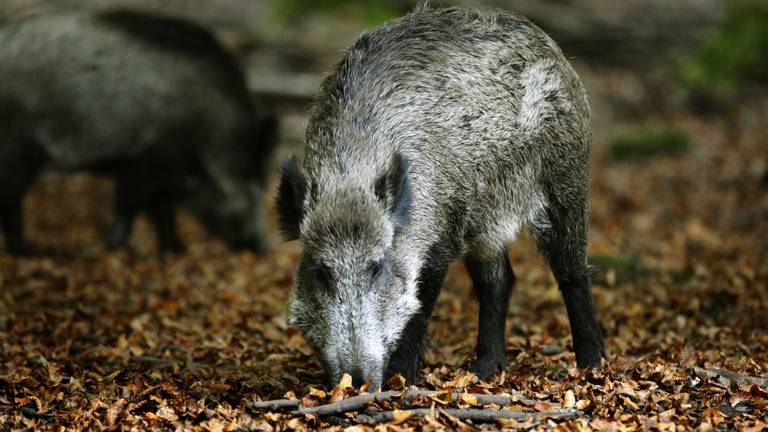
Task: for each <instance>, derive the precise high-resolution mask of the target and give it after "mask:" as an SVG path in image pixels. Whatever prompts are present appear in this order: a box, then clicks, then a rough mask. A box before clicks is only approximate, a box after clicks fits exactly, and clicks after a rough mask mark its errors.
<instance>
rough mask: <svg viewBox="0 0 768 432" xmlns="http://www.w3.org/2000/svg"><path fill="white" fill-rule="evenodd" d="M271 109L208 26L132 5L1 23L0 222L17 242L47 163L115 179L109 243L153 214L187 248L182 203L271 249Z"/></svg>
mask: <svg viewBox="0 0 768 432" xmlns="http://www.w3.org/2000/svg"><path fill="white" fill-rule="evenodd" d="M276 129H277V125H276V119H275V117H274V116H273V115H272V114H271V113H270V112H268V111H267V110H266V109H265V108H263V107H260V106H258V105H257V104H255V103H254V102H253V101H252V100H251V98H250V97H249V93H248V89H247V88H246V84H245V79H244V75H243V73H242V71H241V70H240V68H239V67H238V65H237V64H236V62H235V61H234V59H233V58H232V57H231V56H230V55H229V54H228V53H227V52H226V51H225V50H224V49H223V47H222V46H221V45H220V44H219V43H218V42H217V41H216V39H215V38H214V37H213V35H212V34H211V33H210V32H208V31H207V30H205V29H204V28H202V27H200V26H198V25H196V24H193V23H191V22H187V21H184V20H181V19H176V18H170V17H163V16H155V15H150V14H145V13H139V12H132V11H127V10H115V11H108V12H103V13H98V14H94V15H86V14H79V15H78V14H73V15H60V16H45V17H36V18H31V19H26V20H22V21H19V22H15V23H9V24H6V25H4V26H3V27H1V28H0V222H2V228H3V231H4V234H5V242H6V247H7V249H8V250H9V251H10V252H23V251H24V250H25V240H24V234H23V223H22V215H21V214H22V211H21V209H22V199H23V196H24V193H25V191H26V190H27V189H28V187H29V185H30V183H31V182H32V181H33V180H34V178H35V175H36V174H37V172H38V171H39V169H40V168H41V167H42V166H43V165H44V164H45V163H46V162H50V163H51V164H53V165H55V166H57V167H60V168H64V169H73V170H79V169H91V170H94V171H97V172H100V173H104V174H109V175H113V176H114V177H115V180H116V187H115V190H116V194H115V209H114V210H115V222H114V226H113V228H112V231H111V233H110V234H109V237H108V240H107V245H108V247H110V248H116V247H120V246H123V245H125V244H126V242H127V241H128V239H129V237H130V234H131V230H132V226H133V222H134V218H135V216H136V215H137V213H139V212H146V213H147V214H148V215H149V216H150V218H151V219H152V221H153V222H154V225H155V227H156V231H157V234H158V242H159V246H160V248H161V249H162V250H179V249H181V244H180V242H179V239H178V237H177V233H176V222H175V216H174V209H175V207H176V205H177V204H180V203H182V204H186V205H187V206H188V207H189V208H190V210H191V211H192V212H193V213H195V214H196V215H197V216H198V217H199V218H200V219H201V220H202V222H203V224H204V225H205V227H206V228H207V229H208V230H209V231H210V232H212V233H213V234H216V235H219V236H221V237H223V239H224V240H225V241H226V242H227V243H228V244H229V245H231V246H235V247H248V248H251V249H254V250H259V249H261V248H262V247H263V233H262V227H261V224H262V217H261V205H260V199H261V196H262V193H263V189H264V185H265V182H266V175H267V172H268V170H267V167H268V163H269V160H270V157H271V153H272V151H273V148H274V146H275V143H276Z"/></svg>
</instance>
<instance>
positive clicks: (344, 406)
mask: <svg viewBox="0 0 768 432" xmlns="http://www.w3.org/2000/svg"><path fill="white" fill-rule="evenodd" d="M438 394H439V392H436V391H433V390H408V391H406V392H401V391H385V392H378V393H364V394H361V395H359V396H353V397H351V398H348V399H343V400H340V401H338V402H334V403H330V404H326V405H320V406H316V407H309V408H299V409H296V410H294V411H293V412H292V413H291V414H293V415H303V414H315V415H329V414H339V413H343V412H347V411H355V410H359V409H362V408H363V407H365V406H366V405H367V404H369V403H370V402H373V401H378V402H382V401H387V400H390V399H393V398H402V400H403V402H406V403H407V402H411V401H413V400H414V399H416V398H417V397H420V396H422V397H430V396H435V395H438ZM469 394H470V395H471V396H473V397H474V398H476V399H477V402H478V403H480V404H483V405H490V404H493V405H499V406H506V405H512V404H514V403H520V404H523V405H526V406H533V405H535V404H536V403H544V404H547V405H550V406H553V407H558V405H557V404H552V403H550V402H537V401H534V400H531V399H527V398H525V397H523V396H521V395H518V394H513V395H508V394H498V395H492V394H483V393H469ZM462 395H463V393H460V392H453V393H451V401H457V400H460V399H461V398H462ZM300 404H301V401H299V400H287V399H277V400H271V401H261V402H252V403H250V404H249V407H250V408H252V409H256V410H264V409H266V410H275V409H283V408H298V407H299V406H300Z"/></svg>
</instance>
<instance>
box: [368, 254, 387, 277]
mask: <svg viewBox="0 0 768 432" xmlns="http://www.w3.org/2000/svg"><path fill="white" fill-rule="evenodd" d="M383 270H384V260H383V259H380V260H377V261H373V262H372V263H370V264H369V265H368V272H369V273H370V275H371V282H373V281H375V280H376V279H378V278H379V276H381V273H382V271H383Z"/></svg>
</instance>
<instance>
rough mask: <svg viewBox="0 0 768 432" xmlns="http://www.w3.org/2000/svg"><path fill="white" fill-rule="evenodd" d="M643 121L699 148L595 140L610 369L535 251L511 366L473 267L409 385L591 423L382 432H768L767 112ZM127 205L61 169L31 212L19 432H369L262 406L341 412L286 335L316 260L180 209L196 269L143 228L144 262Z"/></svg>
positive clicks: (750, 109) (9, 280)
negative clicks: (645, 147) (244, 239)
mask: <svg viewBox="0 0 768 432" xmlns="http://www.w3.org/2000/svg"><path fill="white" fill-rule="evenodd" d="M587 81H588V85H589V86H591V87H592V89H591V90H590V91H591V93H592V94H593V101H595V103H594V105H595V107H594V109H595V128H596V130H598V129H602V128H604V127H608V126H607V125H609V124H610V125H613V124H614V123H616V121H615V119H614V118H613V117H612V116H613V114H611V110H612V108H611V107H610V106H607V105H605V104H603V103H602V102H601V101H600V100H601V96H600V92H601V91H605V92H608V91H609V90H610V88H611V86H612V79H611V78H610V77H609V76H601V77H600V78H599V79H598V78H594V77H593V78H592V79H591V84H590V79H588V80H587ZM601 104H602V105H601ZM631 123H632V124H635V125H643V124H656V123H664V124H668V125H669V124H671V125H674V126H676V127H678V128H679V129H681V130H683V131H684V132H685V133H686V134H687V136H688V137H689V140H690V148H689V149H688V151H687V152H683V153H680V154H677V155H672V156H666V157H660V158H652V159H648V160H644V161H643V160H641V161H637V160H634V161H625V162H614V161H612V160H611V159H610V158H609V157H608V156H607V154H606V148H607V145H608V134H607V133H602V132H600V131H598V133H597V134H596V140H595V145H594V151H593V169H592V210H591V231H590V254H591V255H592V256H593V263H594V264H595V266H596V267H595V274H594V278H593V279H594V295H595V300H596V304H597V307H598V315H599V320H600V322H601V324H602V326H603V330H604V333H605V337H606V342H607V347H608V351H609V353H610V357H609V359H608V361H607V362H606V363H605V367H604V370H603V371H602V372H597V371H593V372H584V371H580V370H578V369H575V360H574V355H573V351H572V347H571V338H570V332H569V326H568V321H567V317H566V314H565V308H564V305H563V302H562V300H561V298H560V294H559V292H558V289H557V286H556V284H555V283H554V281H553V279H552V277H551V276H550V274H549V271H548V270H547V268H546V266H545V265H544V264H543V262H542V261H541V259H540V258H539V256H538V255H537V253H536V251H535V248H534V247H533V246H532V244H531V242H530V241H529V239H528V238H527V237H526V236H525V235H523V236H522V238H521V239H520V241H518V242H517V243H516V244H515V245H514V247H513V248H512V249H511V250H510V256H511V259H512V263H513V267H514V269H515V272H516V274H517V276H518V283H517V288H516V291H515V293H514V294H513V297H512V301H511V308H510V313H509V320H508V339H507V354H508V357H509V369H508V371H507V372H506V373H504V374H502V375H500V376H497V377H495V378H494V379H492V380H491V381H489V382H481V381H478V380H477V378H475V377H473V376H471V375H469V374H468V373H467V372H466V367H467V364H468V362H469V361H470V360H471V356H472V351H473V348H474V341H475V334H476V322H477V307H476V304H475V302H473V301H471V300H470V299H471V297H472V293H471V288H470V283H469V280H468V277H467V275H466V272H465V270H464V269H463V267H462V266H461V265H458V264H457V265H456V266H455V267H454V268H453V269H452V270H451V272H450V274H449V277H448V279H447V281H446V284H445V289H444V291H443V293H442V295H441V297H440V300H439V304H438V307H437V309H436V313H435V317H434V320H433V322H432V324H431V328H430V333H431V342H430V345H429V346H430V348H429V351H428V355H427V362H428V365H429V366H428V368H427V369H425V370H424V371H423V373H422V374H421V377H420V378H419V379H418V380H417V381H416V382H415V383H406V385H411V384H414V385H416V386H418V387H419V388H426V389H438V390H439V389H446V388H450V389H453V390H454V391H464V390H466V391H470V392H489V393H501V392H510V393H511V392H518V393H521V394H523V395H524V396H526V397H527V398H530V399H533V400H536V401H541V402H547V401H549V402H557V403H560V404H562V405H564V406H566V407H575V408H578V409H580V410H581V411H582V412H583V415H582V416H580V417H578V418H573V419H565V420H554V419H543V420H540V419H534V418H533V417H530V418H529V419H527V420H526V419H519V420H502V421H499V422H496V423H484V424H483V423H473V422H472V421H470V420H460V419H458V418H456V417H454V416H451V415H448V414H447V413H446V412H445V411H442V410H443V409H444V408H446V407H466V406H467V405H468V404H469V405H472V403H471V401H470V402H468V401H467V400H462V401H459V402H452V403H446V402H444V401H442V400H439V398H422V399H418V400H416V401H415V402H414V404H415V405H417V406H422V407H427V408H429V407H431V406H435V412H434V414H433V415H429V416H427V417H426V418H417V417H416V416H412V417H407V414H402V413H401V414H400V415H399V417H398V418H396V419H395V420H394V421H393V422H391V423H389V424H388V425H387V426H386V427H385V426H379V428H383V429H380V430H384V429H386V428H388V429H391V430H407V429H409V428H422V429H426V430H430V429H440V428H444V429H462V430H472V429H474V428H477V429H485V428H489V429H496V428H499V427H510V428H516V427H523V428H552V427H554V426H561V427H564V428H568V429H597V430H628V429H651V428H654V429H658V430H680V428H682V429H693V428H698V429H699V430H702V431H704V430H711V429H718V430H722V429H725V430H728V429H742V430H754V431H756V430H762V429H763V428H768V426H766V422H768V395H766V392H768V385H766V384H767V380H766V379H765V378H766V377H767V376H768V332H766V329H768V288H766V284H767V283H768V224H766V220H768V185H766V184H765V183H766V181H765V180H763V179H762V176H763V175H764V173H765V171H766V168H767V165H766V164H767V163H768V146H766V144H765V139H766V136H768V134H767V132H768V127H766V125H768V101H765V100H763V101H762V102H760V101H755V102H750V103H746V104H743V105H742V106H740V107H738V108H737V109H733V110H731V111H729V112H728V113H726V115H717V116H708V117H701V116H695V115H692V114H690V113H686V112H684V111H681V112H672V113H669V112H665V113H664V114H658V115H649V114H645V115H642V116H639V117H636V118H634V119H632V121H631ZM610 127H613V126H610ZM275 181H276V178H275V180H273V186H274V182H275ZM111 199H112V198H111V186H110V183H109V181H107V180H104V179H98V178H94V177H91V176H88V175H82V174H79V175H64V174H57V173H48V174H46V175H45V176H43V177H42V178H41V179H40V181H39V182H38V183H37V184H36V186H35V189H34V190H33V191H32V193H31V194H30V195H29V197H28V200H27V203H26V216H27V217H26V219H27V221H28V223H29V227H28V232H29V236H30V239H31V241H32V243H33V245H34V248H35V250H36V251H37V252H38V256H37V257H32V258H14V257H11V256H8V255H3V254H0V429H2V430H9V429H16V428H30V429H36V430H63V428H68V429H69V428H71V429H102V428H106V429H113V428H116V429H125V430H135V429H179V428H181V429H190V430H197V429H199V430H211V431H220V430H250V429H253V430H286V429H297V430H300V429H303V428H316V427H321V426H325V427H329V428H339V429H341V428H345V427H349V426H354V425H356V423H357V421H356V420H355V417H354V416H353V415H346V416H345V415H341V416H334V417H332V418H329V417H318V416H314V415H305V416H300V417H295V416H292V415H290V414H289V413H286V412H285V411H272V412H269V411H268V412H262V411H257V410H254V409H252V408H251V407H249V404H250V403H251V402H253V401H258V400H268V399H275V398H284V397H288V398H291V397H296V398H299V399H301V400H302V401H301V403H302V404H304V405H310V406H311V405H316V404H318V403H325V402H327V400H328V398H329V397H330V390H331V386H328V385H327V384H326V383H325V377H324V374H323V372H322V370H321V367H320V365H319V363H318V362H317V360H316V359H315V358H314V357H313V355H312V353H311V352H310V350H309V349H308V347H307V346H306V345H305V343H304V342H303V339H302V337H301V335H300V333H299V332H298V331H297V330H296V329H295V328H292V327H290V326H288V325H287V323H286V301H287V297H288V294H289V290H290V286H291V280H292V271H293V267H294V265H295V264H296V262H297V257H298V253H299V248H298V245H296V244H290V243H289V244H280V243H279V241H278V240H277V238H275V239H274V244H275V249H274V251H273V252H271V253H267V254H263V255H253V254H250V253H233V252H229V251H227V249H226V248H225V247H224V246H223V245H222V244H221V243H220V242H219V241H217V240H215V239H211V238H209V237H207V236H206V234H204V233H203V232H202V230H201V229H200V228H199V227H198V225H197V224H196V223H195V221H194V220H192V219H191V218H190V217H187V216H184V215H182V216H181V222H182V224H181V227H182V234H183V238H184V240H185V241H186V243H187V244H188V251H187V253H185V254H182V255H179V256H175V257H166V258H164V259H162V260H161V259H158V258H157V257H156V254H155V251H154V246H153V242H154V238H153V235H152V232H151V229H150V227H149V226H148V224H147V223H146V222H144V221H142V222H141V223H140V224H139V226H138V228H137V232H136V233H135V234H134V237H133V241H132V248H131V250H130V251H121V252H117V253H105V252H104V251H103V250H102V249H101V247H100V246H99V245H100V243H101V241H100V239H101V238H102V236H103V235H104V234H105V233H106V232H107V230H108V226H109V223H110V216H109V211H108V209H109V208H110V205H111V204H110V203H111ZM273 222H274V221H272V223H273ZM712 368H719V369H724V370H727V371H732V372H735V373H737V374H738V375H730V374H726V375H727V376H718V373H717V372H716V371H715V372H712V371H713V369H712ZM721 375H722V374H721ZM320 390H323V391H320ZM326 392H327V393H326ZM347 393H349V394H351V393H355V391H354V390H348V391H347ZM374 405H376V406H378V407H380V408H383V409H391V408H392V407H395V408H397V407H401V408H402V407H403V406H401V405H399V404H398V403H397V402H386V403H383V402H381V403H377V404H374ZM486 408H488V409H490V408H491V407H486ZM505 409H507V410H518V411H542V410H544V411H546V410H547V408H546V404H535V405H533V406H522V405H515V406H512V407H507V408H505ZM356 427H358V428H360V429H357V430H363V429H365V428H369V427H372V426H369V425H365V424H361V425H357V426H356Z"/></svg>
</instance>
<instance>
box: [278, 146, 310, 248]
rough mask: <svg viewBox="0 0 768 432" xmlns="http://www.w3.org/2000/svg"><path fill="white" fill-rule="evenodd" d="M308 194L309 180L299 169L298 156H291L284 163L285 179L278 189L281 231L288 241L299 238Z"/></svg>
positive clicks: (283, 178)
mask: <svg viewBox="0 0 768 432" xmlns="http://www.w3.org/2000/svg"><path fill="white" fill-rule="evenodd" d="M306 193H307V179H306V177H304V173H303V172H302V171H301V167H299V162H298V159H297V158H296V156H291V157H290V158H288V159H286V160H285V161H284V162H283V177H282V179H281V180H280V186H279V188H278V189H277V213H278V218H279V222H280V230H281V231H282V232H283V237H285V239H286V240H296V239H297V238H299V226H300V225H301V220H302V218H303V217H304V195H306Z"/></svg>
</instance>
